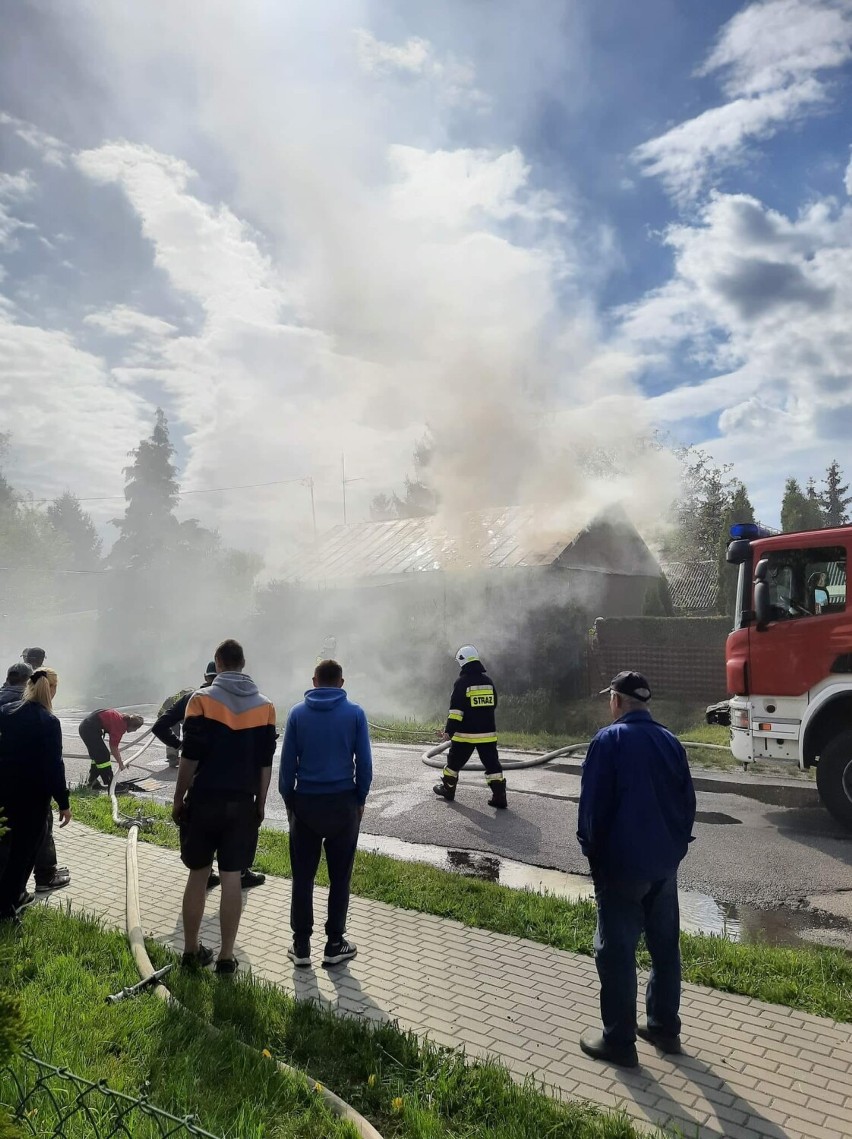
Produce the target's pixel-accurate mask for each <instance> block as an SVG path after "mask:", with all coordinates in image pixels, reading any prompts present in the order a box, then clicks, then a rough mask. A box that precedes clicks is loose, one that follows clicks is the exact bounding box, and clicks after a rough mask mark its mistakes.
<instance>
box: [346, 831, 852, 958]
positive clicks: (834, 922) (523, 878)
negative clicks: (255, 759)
mask: <svg viewBox="0 0 852 1139" xmlns="http://www.w3.org/2000/svg"><path fill="white" fill-rule="evenodd" d="M732 821H738V820H732ZM358 849H359V850H367V851H373V852H374V853H376V854H386V855H389V856H390V857H391V858H398V859H400V861H403V862H425V863H426V864H427V865H429V866H436V867H438V869H439V870H449V871H452V872H453V873H456V874H461V875H463V876H464V877H466V878H479V879H481V880H482V881H485V882H498V883H499V884H500V885H501V886H509V887H511V888H512V889H516V890H533V891H536V892H539V893H545V892H546V893H549V894H554V895H556V897H560V898H567V899H568V900H569V901H578V900H580V899H582V898H591V897H592V896H593V893H594V891H593V889H592V883H591V880H590V879H589V878H588V877H586V876H585V875H583V874H568V873H566V872H565V871H562V870H548V869H544V868H542V867H540V866H528V865H527V864H526V863H524V862H515V861H513V860H512V859H510V858H501V857H500V856H499V855H497V854H486V853H485V852H483V851H477V850H448V849H447V848H446V847H443V846H431V845H428V844H426V843H416V842H406V841H405V840H404V839H399V838H390V837H387V836H385V835H373V834H362V835H361V838H360V840H359V842H358ZM679 894H680V920H681V928H682V929H684V930H686V931H688V932H690V933H710V934H715V935H716V936H718V937H726V938H728V939H729V940H730V941H749V942H757V941H761V942H766V943H768V944H770V945H799V946H800V945H805V944H811V943H814V942H818V943H821V944H825V945H833V946H837V947H840V948H843V949H852V924H850V923H849V922H845V921H843V920H842V919H839V918H834V917H831V916H830V915H827V914H821V913H815V912H814V911H813V910H791V909H783V908H782V909H775V910H758V909H753V908H752V907H749V906H736V905H730V904H727V903H722V902H717V901H716V899H715V898H713V897H711V896H710V895H709V894H703V893H701V892H700V891H698V890H680V891H679Z"/></svg>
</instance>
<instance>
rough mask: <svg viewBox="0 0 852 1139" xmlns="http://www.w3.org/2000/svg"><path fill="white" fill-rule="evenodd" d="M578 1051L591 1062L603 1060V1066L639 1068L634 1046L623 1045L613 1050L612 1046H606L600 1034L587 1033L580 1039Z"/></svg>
mask: <svg viewBox="0 0 852 1139" xmlns="http://www.w3.org/2000/svg"><path fill="white" fill-rule="evenodd" d="M580 1050H581V1051H582V1052H585V1053H586V1055H587V1056H591V1058H592V1059H593V1060H603V1062H604V1063H605V1064H615V1065H617V1066H618V1067H619V1068H638V1067H639V1057H638V1055H637V1053H636V1045H635V1044H625V1045H624V1046H623V1047H621V1048H615V1047H613V1045H612V1044H607V1042H606V1041H605V1040H604V1038H603V1036H601V1035H600V1033H597V1034H594V1033H591V1032H587V1033H586V1034H585V1036H583V1037H582V1038H581V1039H580Z"/></svg>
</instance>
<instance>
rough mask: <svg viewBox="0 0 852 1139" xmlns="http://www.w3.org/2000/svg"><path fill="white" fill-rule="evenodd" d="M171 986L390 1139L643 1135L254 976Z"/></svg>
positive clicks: (626, 1138)
mask: <svg viewBox="0 0 852 1139" xmlns="http://www.w3.org/2000/svg"><path fill="white" fill-rule="evenodd" d="M151 953H152V956H155V957H156V958H157V963H158V964H159V963H160V962H161V961H165V960H168V959H169V956H170V955H169V953H168V951H167V950H165V949H163V948H162V947H161V946H152V947H151ZM173 989H174V992H175V994H176V995H177V996H178V997H179V999H180V1000H181V1001H182V1002H184V1003H185V1004H186V1006H187V1007H188V1008H191V1009H193V1010H194V1011H196V1012H198V1013H199V1014H200V1015H202V1016H204V1017H205V1018H208V1019H210V1020H212V1022H213V1023H214V1024H217V1025H221V1026H227V1027H228V1028H230V1029H233V1031H234V1032H235V1033H236V1034H237V1035H238V1036H239V1037H240V1038H241V1039H243V1040H245V1041H246V1042H247V1043H249V1044H252V1045H253V1046H254V1047H256V1048H259V1049H263V1048H266V1049H268V1050H269V1051H270V1052H272V1054H273V1055H275V1056H276V1057H280V1058H281V1059H283V1060H285V1061H286V1062H287V1063H289V1064H293V1065H295V1066H298V1067H303V1068H307V1069H309V1070H310V1071H311V1074H312V1075H313V1076H314V1078H316V1079H318V1080H320V1081H321V1082H322V1083H324V1084H325V1085H326V1086H327V1087H330V1088H333V1089H334V1090H335V1091H336V1092H337V1094H338V1095H341V1096H343V1098H344V1099H345V1100H347V1102H348V1103H350V1104H352V1106H353V1107H355V1108H357V1110H358V1111H360V1112H361V1114H362V1115H365V1116H366V1117H367V1118H368V1119H370V1120H371V1121H372V1122H373V1123H374V1124H375V1125H376V1126H377V1127H378V1128H379V1130H380V1131H381V1132H382V1134H383V1135H384V1136H386V1137H387V1139H390V1137H393V1136H411V1137H412V1139H444V1137H446V1139H450V1137H452V1139H479V1137H481V1139H541V1137H542V1136H548V1137H549V1139H638V1132H637V1131H636V1129H635V1128H634V1127H633V1125H632V1124H631V1123H630V1122H629V1121H628V1120H627V1119H626V1118H625V1117H624V1116H622V1115H620V1114H618V1115H616V1114H610V1113H603V1112H601V1111H599V1110H598V1109H596V1108H595V1107H593V1106H590V1105H587V1104H580V1103H561V1102H557V1101H555V1100H553V1099H550V1098H549V1097H548V1096H546V1095H543V1094H542V1093H541V1092H540V1091H539V1090H538V1089H537V1088H536V1086H535V1085H534V1083H533V1082H532V1081H527V1082H526V1083H524V1084H523V1085H519V1084H517V1083H515V1082H514V1081H513V1080H512V1079H511V1077H510V1076H509V1075H508V1073H507V1071H506V1070H505V1068H503V1067H502V1066H501V1065H499V1064H496V1063H493V1062H480V1061H470V1060H466V1059H465V1057H464V1055H463V1053H462V1052H460V1051H456V1050H449V1049H446V1048H443V1047H440V1046H438V1045H435V1044H432V1043H430V1042H429V1041H422V1040H419V1039H418V1038H417V1037H416V1036H415V1035H414V1034H413V1033H410V1032H402V1031H400V1030H399V1029H398V1028H397V1027H396V1026H395V1025H391V1024H376V1025H368V1024H366V1023H365V1022H363V1021H359V1020H356V1019H355V1018H352V1017H338V1016H335V1015H334V1014H333V1013H331V1012H329V1011H327V1010H323V1009H320V1008H318V1007H317V1006H316V1005H315V1004H312V1003H310V1002H297V1001H295V1000H293V999H292V998H290V997H289V996H287V995H286V994H285V993H283V992H282V991H281V990H280V989H278V988H276V987H275V986H273V985H269V984H266V983H264V982H259V981H256V980H253V979H252V978H250V977H239V976H238V978H237V979H236V982H235V983H234V984H233V985H226V986H223V985H222V984H221V983H219V984H217V983H216V979H215V977H213V976H211V975H210V974H209V973H196V974H193V975H188V974H185V973H184V974H181V975H179V976H177V977H176V978H175V982H174V985H173Z"/></svg>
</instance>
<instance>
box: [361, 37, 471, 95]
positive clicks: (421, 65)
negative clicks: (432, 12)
mask: <svg viewBox="0 0 852 1139" xmlns="http://www.w3.org/2000/svg"><path fill="white" fill-rule="evenodd" d="M354 35H355V54H356V57H357V59H358V63H359V65H360V67H361V69H362V70H363V71H364V72H365V73H366V74H368V75H374V76H377V77H387V76H396V77H407V78H409V79H411V78H419V79H424V80H428V81H429V82H431V83H432V85H433V86H434V88H435V90H436V92H437V96H438V98H439V99H440V100H441V101H442V102H444V103H446V104H447V105H448V106H454V105H456V104H459V103H461V102H463V101H464V102H465V103H466V104H467V105H468V106H477V107H478V108H479V109H485V108H486V107H487V106H488V104H489V99H488V97H487V96H486V95H485V94H484V92H482V91H480V90H479V88H478V87H477V86H476V72H475V70H474V68H473V65H472V64H471V63H469V62H466V61H464V60H459V59H457V58H456V57H455V56H453V55H448V56H446V57H445V58H443V59H441V58H439V57H438V56H437V54H436V52H435V49H434V48H433V46H432V44H431V43H430V42H429V40H426V39H423V38H422V37H421V36H412V37H411V38H410V39H407V40H405V41H404V42H403V43H399V44H394V43H386V42H385V41H383V40H379V39H377V38H376V37H375V36H374V35H373V33H372V32H370V31H367V30H366V29H365V28H358V29H356V31H355V33H354Z"/></svg>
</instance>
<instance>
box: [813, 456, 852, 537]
mask: <svg viewBox="0 0 852 1139" xmlns="http://www.w3.org/2000/svg"><path fill="white" fill-rule="evenodd" d="M823 482H824V486H825V489H824V490H823V492H822V494H821V495H820V496H819V501H820V505H821V507H822V517H823V525H824V526H845V525H846V524H847V523H848V522H849V504H850V503H852V495H850V494H849V484H848V483H845V484H844V482H843V472H842V471H841V470H840V464H839V463H838V461H837V459H835V460H834V461H833V462H832V464H831V465H830V467H829V468H828V470H827V471H826V472H825V479H824V480H823Z"/></svg>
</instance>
